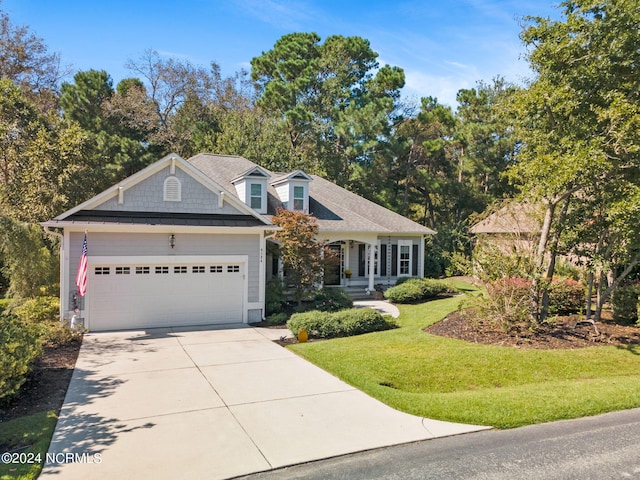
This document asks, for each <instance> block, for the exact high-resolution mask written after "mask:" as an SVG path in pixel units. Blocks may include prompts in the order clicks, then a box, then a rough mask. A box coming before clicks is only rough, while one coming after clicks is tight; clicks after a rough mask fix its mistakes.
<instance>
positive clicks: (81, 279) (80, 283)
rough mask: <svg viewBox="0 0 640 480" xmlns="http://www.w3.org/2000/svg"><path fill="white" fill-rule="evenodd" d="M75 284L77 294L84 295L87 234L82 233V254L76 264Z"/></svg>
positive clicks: (85, 288) (85, 287)
mask: <svg viewBox="0 0 640 480" xmlns="http://www.w3.org/2000/svg"><path fill="white" fill-rule="evenodd" d="M76 286H77V287H78V295H80V296H81V297H84V294H85V293H87V234H86V233H85V234H84V241H83V242H82V255H81V256H80V264H79V265H78V275H76Z"/></svg>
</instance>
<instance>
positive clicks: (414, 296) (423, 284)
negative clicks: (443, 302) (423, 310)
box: [384, 278, 452, 303]
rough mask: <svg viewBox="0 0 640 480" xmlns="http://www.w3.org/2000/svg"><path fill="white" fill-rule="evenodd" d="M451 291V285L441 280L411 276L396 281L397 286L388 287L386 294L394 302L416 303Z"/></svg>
mask: <svg viewBox="0 0 640 480" xmlns="http://www.w3.org/2000/svg"><path fill="white" fill-rule="evenodd" d="M398 280H400V279H398ZM450 291H452V289H451V287H450V286H449V285H448V284H447V283H446V282H443V281H441V280H433V279H429V278H422V279H421V278H409V279H407V280H402V281H401V282H400V283H397V282H396V286H395V287H391V288H389V289H387V291H386V292H384V296H385V297H386V298H388V299H389V301H391V302H393V303H414V302H419V301H421V300H427V299H429V298H433V297H436V296H438V295H440V294H442V293H447V292H450Z"/></svg>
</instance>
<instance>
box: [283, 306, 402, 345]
mask: <svg viewBox="0 0 640 480" xmlns="http://www.w3.org/2000/svg"><path fill="white" fill-rule="evenodd" d="M392 327H393V325H392V324H390V323H389V322H388V321H387V320H385V318H384V317H383V316H382V315H380V313H378V312H377V311H375V310H373V309H371V308H351V309H349V310H342V311H339V312H333V313H331V312H321V311H318V310H312V311H310V312H304V313H296V314H294V315H292V316H291V318H290V319H289V321H288V322H287V328H289V330H291V333H293V334H294V335H298V332H299V331H300V329H302V328H304V329H305V330H306V331H307V333H308V334H309V336H310V337H317V338H333V337H348V336H351V335H361V334H363V333H369V332H377V331H381V330H388V329H389V328H392Z"/></svg>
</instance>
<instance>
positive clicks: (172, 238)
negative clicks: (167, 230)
mask: <svg viewBox="0 0 640 480" xmlns="http://www.w3.org/2000/svg"><path fill="white" fill-rule="evenodd" d="M169 245H171V248H174V247H175V246H176V236H175V235H174V234H173V233H172V234H171V235H169Z"/></svg>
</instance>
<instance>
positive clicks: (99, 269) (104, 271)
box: [94, 267, 110, 275]
mask: <svg viewBox="0 0 640 480" xmlns="http://www.w3.org/2000/svg"><path fill="white" fill-rule="evenodd" d="M109 271H110V270H109V267H96V268H95V270H94V272H95V274H96V275H109Z"/></svg>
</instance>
